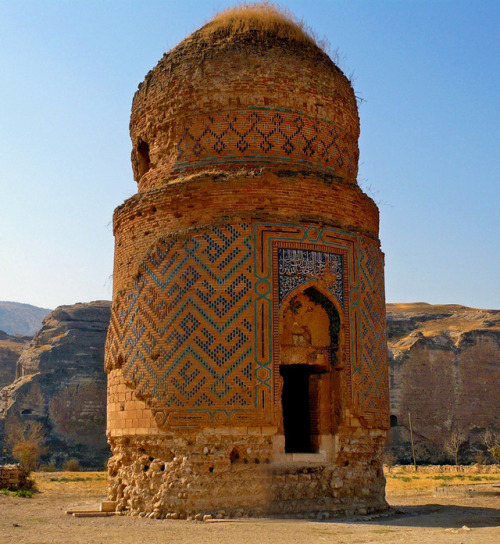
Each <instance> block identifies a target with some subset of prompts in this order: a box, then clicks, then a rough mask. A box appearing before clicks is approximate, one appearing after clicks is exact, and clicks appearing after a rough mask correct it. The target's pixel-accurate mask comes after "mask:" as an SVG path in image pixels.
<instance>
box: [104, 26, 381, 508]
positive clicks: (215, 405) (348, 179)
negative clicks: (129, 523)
mask: <svg viewBox="0 0 500 544" xmlns="http://www.w3.org/2000/svg"><path fill="white" fill-rule="evenodd" d="M130 129H131V138H132V143H133V152H132V164H133V168H134V175H135V178H136V180H137V182H138V188H139V192H138V194H137V195H135V196H133V197H132V198H130V199H128V200H127V201H126V202H125V203H124V204H123V205H122V206H120V207H119V208H118V209H117V210H116V211H115V215H114V234H115V239H116V245H115V265H114V290H113V309H112V318H111V325H110V329H109V332H108V338H107V348H106V370H107V372H108V376H109V381H108V438H109V441H110V444H111V447H112V451H113V453H114V455H113V458H112V459H111V461H110V476H111V480H110V490H109V499H110V500H111V501H116V503H117V508H118V509H119V510H123V511H132V512H134V511H135V512H137V511H142V512H146V513H148V514H150V515H152V516H154V517H164V516H172V515H175V516H187V515H193V516H194V515H196V514H200V515H201V514H206V513H212V514H216V515H219V516H224V515H239V514H242V513H248V514H252V515H255V514H259V513H279V514H290V515H298V514H300V513H302V514H307V515H309V514H314V515H320V516H322V517H329V516H331V515H335V514H339V513H346V512H354V511H366V510H370V511H371V510H377V509H378V510H380V509H382V508H384V507H385V501H384V478H383V474H382V471H381V452H382V448H383V443H384V438H385V429H386V428H387V426H388V380H387V357H386V342H385V340H386V339H385V301H384V283H383V254H382V252H381V251H380V244H379V241H378V210H377V207H376V206H375V204H374V203H373V201H372V200H371V199H370V198H368V197H367V196H366V195H365V194H364V193H363V192H362V191H361V189H360V188H359V187H358V186H357V184H356V174H357V160H358V146H357V139H358V135H359V121H358V113H357V108H356V100H355V97H354V92H353V90H352V88H351V85H350V83H349V81H348V80H347V78H345V76H344V75H343V74H342V72H341V71H340V70H339V69H338V68H337V67H336V66H335V65H334V64H333V63H332V62H331V60H330V59H329V58H328V57H327V56H326V55H325V54H324V53H323V52H322V51H320V50H319V49H318V48H317V47H315V46H313V45H311V44H304V43H296V42H293V41H289V40H284V39H283V38H278V37H277V36H275V35H273V34H269V35H266V37H265V38H262V36H260V37H259V36H257V35H255V34H252V33H247V32H243V33H236V34H235V35H233V36H231V37H226V38H224V39H219V38H217V37H216V36H212V38H207V36H206V35H205V34H203V33H199V32H197V33H195V34H194V35H192V36H190V37H189V38H187V39H186V40H185V41H184V42H182V43H181V44H179V46H177V47H176V48H175V49H173V50H172V51H171V52H169V53H168V54H167V55H165V56H164V58H163V59H162V60H161V61H160V63H159V64H158V65H157V67H156V68H155V69H154V70H153V71H151V72H150V73H149V74H148V75H147V76H146V80H145V81H144V83H143V84H141V86H140V87H139V90H138V92H137V93H136V96H135V98H134V103H133V107H132V116H131V124H130ZM301 307H302V308H303V309H302V311H300V312H299V313H296V312H298V311H299V310H298V309H299V308H301ZM287 309H288V310H287ZM287 312H288V313H287ZM299 314H300V316H302V317H301V321H300V320H299V321H300V323H295V322H294V315H296V316H298V315H299ZM306 314H308V315H309V314H310V315H311V316H314V317H311V318H308V317H307V315H306ZM285 316H288V317H285ZM296 319H298V317H296ZM318 320H319V321H318ZM285 322H286V323H287V324H286V327H291V329H290V331H289V332H291V334H289V335H287V334H283V326H284V325H283V323H285ZM316 322H321V323H322V327H323V329H324V330H323V329H322V330H323V336H322V337H321V339H320V340H318V338H317V336H318V335H317V334H316V332H313V333H311V332H310V327H312V326H314V323H316ZM301 357H302V358H305V359H304V364H303V363H301V362H300V361H301ZM306 362H307V364H306ZM285 366H287V367H288V368H289V370H290V367H298V366H300V367H302V366H303V367H304V368H308V369H309V370H307V372H309V373H310V374H311V375H310V378H309V377H307V378H306V379H307V380H309V379H310V382H308V383H309V386H308V387H309V389H308V392H307V398H308V399H309V400H308V401H307V402H308V403H309V405H308V407H307V410H308V411H310V415H309V416H308V417H309V418H310V419H311V422H310V444H307V445H299V446H293V447H292V446H290V444H291V442H290V440H291V438H290V432H291V431H287V429H288V428H290V426H289V425H288V424H287V423H286V421H285V419H286V418H291V417H292V416H291V415H289V413H291V412H289V410H291V409H292V408H288V407H286V408H285V404H284V402H285V401H284V400H283V399H284V398H285V396H286V395H288V394H290V393H286V391H288V390H289V388H290V387H292V386H290V385H287V386H285V378H284V377H283V375H282V373H283V372H285V373H286V371H287V370H286V369H285V370H283V367H285ZM292 370H294V369H292ZM287 383H291V382H287ZM294 383H295V382H294ZM287 388H288V389H287ZM304 395H306V393H304ZM304 398H305V396H304ZM287 406H288V405H287ZM285 412H286V414H287V415H284V414H285ZM287 421H288V419H287ZM287 425H288V426H287ZM308 436H309V435H308ZM287 444H288V445H287ZM291 452H310V453H291Z"/></svg>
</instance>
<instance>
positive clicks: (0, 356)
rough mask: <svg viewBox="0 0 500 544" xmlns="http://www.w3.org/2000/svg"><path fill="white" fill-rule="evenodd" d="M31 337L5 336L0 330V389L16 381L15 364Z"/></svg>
mask: <svg viewBox="0 0 500 544" xmlns="http://www.w3.org/2000/svg"><path fill="white" fill-rule="evenodd" d="M31 338H32V337H31V336H20V335H18V334H16V335H11V334H7V333H6V332H4V331H3V330H0V389H2V388H3V387H5V386H6V385H8V384H10V383H12V382H13V381H14V380H15V379H16V364H17V361H18V359H19V356H20V355H21V352H22V350H23V349H24V348H25V347H26V346H27V345H28V343H29V341H30V340H31Z"/></svg>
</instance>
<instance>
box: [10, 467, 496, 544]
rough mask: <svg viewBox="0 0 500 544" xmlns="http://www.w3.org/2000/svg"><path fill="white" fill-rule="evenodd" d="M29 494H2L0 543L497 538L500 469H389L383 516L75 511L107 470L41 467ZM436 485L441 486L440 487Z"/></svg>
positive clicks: (95, 496)
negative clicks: (187, 517) (216, 516)
mask: <svg viewBox="0 0 500 544" xmlns="http://www.w3.org/2000/svg"><path fill="white" fill-rule="evenodd" d="M35 480H36V481H37V486H38V488H39V490H40V492H39V493H36V494H35V495H34V496H33V497H32V498H21V497H15V496H13V495H12V494H8V495H5V494H0V544H7V543H8V544H10V543H15V544H20V543H29V544H49V543H50V544H73V543H78V544H115V543H116V544H143V543H144V544H146V543H147V544H159V543H162V544H167V543H168V544H187V543H189V544H204V543H210V544H212V543H214V544H238V543H248V544H278V543H279V544H281V543H286V544H295V543H297V544H299V543H300V544H302V543H307V544H312V543H332V544H333V543H335V544H354V543H368V542H370V543H371V542H375V543H377V542H384V543H385V544H387V543H404V544H410V543H419V544H436V543H452V544H460V543H462V544H478V543H481V544H490V543H491V544H499V543H500V474H498V473H497V474H488V475H475V476H472V477H469V476H465V475H457V476H456V477H455V476H453V475H451V476H450V475H444V476H443V475H436V474H425V471H419V473H418V475H414V474H413V475H412V474H408V473H404V474H397V473H388V474H387V482H388V483H387V500H388V502H389V504H390V505H391V506H392V507H393V508H394V509H395V510H397V511H399V513H396V514H394V515H391V516H390V517H386V518H379V519H365V518H360V517H357V518H348V519H343V520H335V521H310V520H275V519H253V520H248V519H247V520H225V521H224V520H221V521H211V522H205V523H203V522H195V521H181V520H152V519H147V518H139V517H128V516H113V517H101V518H99V517H89V518H75V517H73V516H70V515H67V514H66V511H67V510H69V509H73V510H79V509H82V510H85V509H88V510H92V509H98V507H99V504H100V502H101V500H102V499H103V497H104V496H105V489H106V475H105V473H102V472H101V473H99V472H80V473H74V472H72V473H68V472H66V473H62V472H54V473H37V474H35ZM436 488H438V491H435V489H436Z"/></svg>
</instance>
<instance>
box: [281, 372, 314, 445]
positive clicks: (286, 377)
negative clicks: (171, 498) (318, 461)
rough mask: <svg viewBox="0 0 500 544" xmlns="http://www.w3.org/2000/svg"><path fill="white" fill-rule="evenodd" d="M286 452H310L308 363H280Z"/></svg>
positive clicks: (309, 373) (309, 374)
mask: <svg viewBox="0 0 500 544" xmlns="http://www.w3.org/2000/svg"><path fill="white" fill-rule="evenodd" d="M280 374H281V376H282V377H283V394H282V397H281V398H282V404H283V426H284V429H285V452H286V453H312V452H313V451H314V450H313V447H312V441H311V395H310V392H309V378H310V376H311V367H310V366H309V365H289V366H287V365H281V366H280Z"/></svg>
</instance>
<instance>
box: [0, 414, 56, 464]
mask: <svg viewBox="0 0 500 544" xmlns="http://www.w3.org/2000/svg"><path fill="white" fill-rule="evenodd" d="M6 434H7V444H9V446H10V447H11V449H12V456H13V457H14V459H16V461H19V463H21V465H23V467H24V468H25V469H26V471H28V472H31V471H32V470H34V469H35V468H36V466H37V464H38V459H39V458H40V457H41V456H42V455H43V454H44V453H45V452H46V451H47V448H46V447H45V446H44V445H43V443H44V442H45V431H44V428H43V425H42V424H41V423H40V422H39V421H28V422H26V423H24V424H21V423H19V422H18V421H17V420H15V419H10V420H9V421H8V422H7V424H6Z"/></svg>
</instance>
